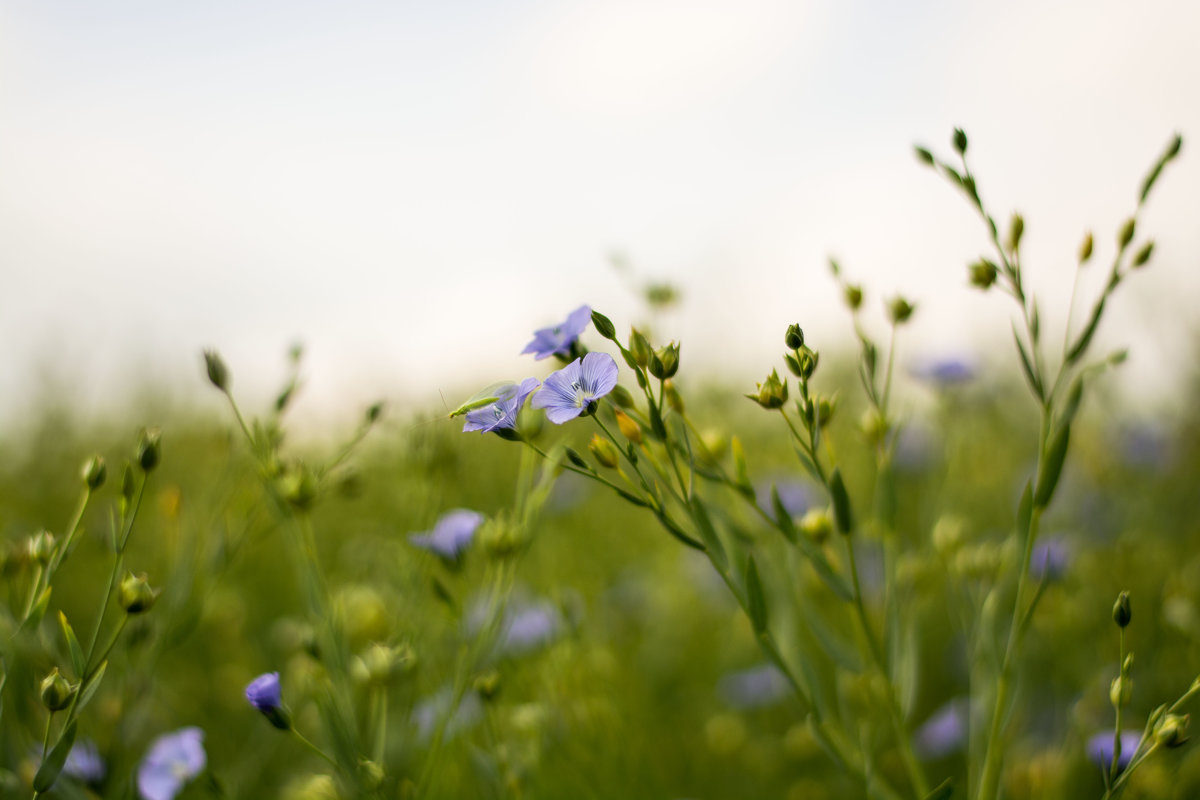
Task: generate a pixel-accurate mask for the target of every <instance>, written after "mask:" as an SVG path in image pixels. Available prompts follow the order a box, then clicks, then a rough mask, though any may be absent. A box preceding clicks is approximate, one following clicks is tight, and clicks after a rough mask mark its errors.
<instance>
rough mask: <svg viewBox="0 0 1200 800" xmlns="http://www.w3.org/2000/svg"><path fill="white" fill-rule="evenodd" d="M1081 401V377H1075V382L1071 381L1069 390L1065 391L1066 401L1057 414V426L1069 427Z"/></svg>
mask: <svg viewBox="0 0 1200 800" xmlns="http://www.w3.org/2000/svg"><path fill="white" fill-rule="evenodd" d="M1082 399H1083V376H1082V375H1077V376H1076V377H1075V380H1073V381H1071V388H1070V389H1069V390H1068V391H1067V400H1066V402H1065V403H1064V404H1063V408H1062V411H1061V412H1060V413H1059V416H1058V424H1059V425H1070V424H1071V423H1072V422H1073V421H1074V420H1075V413H1076V412H1077V411H1079V402H1080V401H1081V400H1082Z"/></svg>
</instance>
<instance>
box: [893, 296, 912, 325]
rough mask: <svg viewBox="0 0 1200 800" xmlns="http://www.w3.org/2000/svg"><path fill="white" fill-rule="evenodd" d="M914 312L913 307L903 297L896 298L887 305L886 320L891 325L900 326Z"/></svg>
mask: <svg viewBox="0 0 1200 800" xmlns="http://www.w3.org/2000/svg"><path fill="white" fill-rule="evenodd" d="M915 310H916V309H915V307H914V306H913V305H912V304H911V303H909V302H908V301H907V300H905V299H904V298H903V297H896V298H894V299H893V300H892V301H891V302H889V303H888V307H887V315H888V319H889V320H890V321H891V323H892V324H893V325H901V324H903V323H905V322H907V321H908V318H909V317H911V316H912V314H913V311H915Z"/></svg>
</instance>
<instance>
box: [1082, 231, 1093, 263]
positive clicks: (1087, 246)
mask: <svg viewBox="0 0 1200 800" xmlns="http://www.w3.org/2000/svg"><path fill="white" fill-rule="evenodd" d="M1091 257H1092V234H1090V233H1089V234H1087V235H1086V236H1084V237H1083V244H1081V245H1079V266H1081V267H1082V266H1083V265H1084V264H1086V263H1087V262H1088V259H1090V258H1091Z"/></svg>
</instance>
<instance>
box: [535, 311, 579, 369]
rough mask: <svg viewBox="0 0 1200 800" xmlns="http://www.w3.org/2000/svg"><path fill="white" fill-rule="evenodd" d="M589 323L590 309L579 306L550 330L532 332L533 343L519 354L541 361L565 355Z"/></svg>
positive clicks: (542, 329) (543, 329)
mask: <svg viewBox="0 0 1200 800" xmlns="http://www.w3.org/2000/svg"><path fill="white" fill-rule="evenodd" d="M591 321H592V309H591V308H590V307H588V306H580V307H579V308H577V309H575V310H574V311H572V312H571V313H570V314H568V315H567V318H566V319H565V320H564V321H563V322H562V323H560V324H558V325H555V326H554V327H552V328H541V329H540V330H536V331H534V332H533V341H532V342H530V343H529V344H527V345H525V349H524V350H522V351H521V354H522V355H524V354H525V353H533V357H534V358H536V359H538V360H541V359H543V358H546V357H547V356H553V355H558V354H560V353H566V352H567V351H568V350H570V349H571V345H573V344H575V340H576V339H578V338H579V334H581V333H583V331H584V329H585V328H587V326H588V323H589V322H591Z"/></svg>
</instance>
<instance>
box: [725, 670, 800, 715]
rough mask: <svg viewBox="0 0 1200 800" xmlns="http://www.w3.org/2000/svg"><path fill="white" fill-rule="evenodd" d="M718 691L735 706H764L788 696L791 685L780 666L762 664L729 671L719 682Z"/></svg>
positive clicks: (738, 707) (739, 707) (743, 707)
mask: <svg viewBox="0 0 1200 800" xmlns="http://www.w3.org/2000/svg"><path fill="white" fill-rule="evenodd" d="M717 692H718V693H719V694H720V695H721V698H722V699H723V700H724V701H725V702H726V703H728V704H729V705H730V706H732V707H733V708H737V709H746V708H763V707H765V706H769V705H772V704H774V703H777V702H779V701H780V700H782V699H783V698H785V697H787V696H788V694H789V692H790V687H789V686H788V682H787V678H786V677H785V676H784V674H783V673H782V672H780V671H779V667H776V666H775V665H774V664H762V665H761V666H757V667H753V668H751V669H744V670H741V671H740V672H731V673H729V674H728V675H726V676H725V677H723V678H721V680H720V682H719V683H718V684H717Z"/></svg>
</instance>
